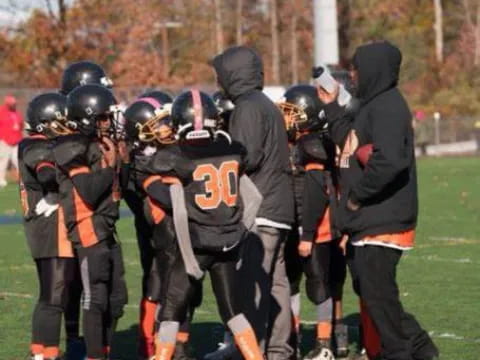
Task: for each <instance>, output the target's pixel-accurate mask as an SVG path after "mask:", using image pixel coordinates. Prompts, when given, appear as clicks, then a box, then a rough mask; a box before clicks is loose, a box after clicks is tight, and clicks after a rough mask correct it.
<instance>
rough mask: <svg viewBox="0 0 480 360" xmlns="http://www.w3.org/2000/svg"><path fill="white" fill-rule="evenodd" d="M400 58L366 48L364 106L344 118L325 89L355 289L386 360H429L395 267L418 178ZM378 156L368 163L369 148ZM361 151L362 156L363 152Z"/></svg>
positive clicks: (379, 46)
mask: <svg viewBox="0 0 480 360" xmlns="http://www.w3.org/2000/svg"><path fill="white" fill-rule="evenodd" d="M401 61H402V55H401V53H400V50H399V49H398V48H396V47H395V46H393V45H392V44H390V43H389V42H377V43H371V44H367V45H363V46H360V47H359V48H358V49H357V50H356V52H355V55H354V57H353V70H352V72H351V76H352V80H353V81H354V82H355V83H356V85H357V96H358V97H359V98H360V99H361V106H360V109H359V110H358V112H357V113H356V114H355V116H354V118H353V120H352V119H351V118H350V119H349V118H347V117H341V116H340V115H341V109H340V108H339V106H338V104H337V102H336V101H333V100H334V98H335V95H331V94H328V93H326V92H325V91H323V90H322V89H320V90H319V94H320V97H321V98H322V100H324V102H329V103H330V104H329V105H327V109H326V112H327V118H328V119H330V124H329V125H330V131H331V134H332V138H333V139H334V141H335V142H336V143H337V145H338V146H339V147H340V150H341V154H340V157H339V164H338V165H339V167H340V191H341V198H340V206H339V212H338V213H339V215H338V216H339V218H338V219H337V220H338V221H337V222H338V225H339V226H340V228H341V230H343V232H344V233H346V234H348V235H349V239H350V243H351V246H350V247H349V254H348V257H349V258H350V265H351V270H352V275H353V278H354V286H355V288H356V291H357V292H358V293H359V295H360V297H361V299H362V302H363V304H364V305H365V306H366V309H367V311H368V313H369V315H370V317H371V318H372V320H373V322H374V324H375V327H376V329H377V331H378V333H379V335H380V339H381V344H382V349H381V353H380V357H379V358H380V359H388V360H412V359H418V360H427V359H428V360H430V359H434V358H435V357H436V356H438V351H437V349H436V347H435V345H434V344H433V342H432V341H431V339H430V338H429V336H428V334H427V333H426V332H425V331H424V330H423V329H422V328H421V327H420V325H419V324H418V323H417V321H416V320H415V318H414V317H413V316H411V315H409V314H407V313H406V312H404V310H403V307H402V304H401V302H400V298H399V290H398V286H397V283H396V267H397V264H398V262H399V260H400V257H401V255H402V253H403V251H405V250H409V249H411V248H412V247H413V244H414V238H415V227H416V224H417V212H418V210H417V208H418V205H417V202H418V200H417V175H416V167H415V153H414V141H413V129H412V122H411V113H410V110H409V108H408V105H407V103H406V101H405V99H404V97H403V96H402V94H401V93H400V91H399V89H398V88H397V83H398V77H399V72H400V64H401ZM369 144H370V145H373V151H372V153H371V155H370V156H369V158H368V160H367V161H366V162H365V158H363V160H362V157H361V156H358V155H359V154H357V152H362V150H361V149H362V147H363V146H365V145H369ZM359 149H360V150H359Z"/></svg>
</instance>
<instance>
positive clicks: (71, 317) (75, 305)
mask: <svg viewBox="0 0 480 360" xmlns="http://www.w3.org/2000/svg"><path fill="white" fill-rule="evenodd" d="M72 261H74V262H75V266H74V269H72V274H71V275H70V277H71V279H72V281H71V282H70V284H69V286H68V292H67V300H66V305H65V313H64V314H63V316H64V319H65V334H66V336H67V342H68V341H69V340H72V339H77V338H78V337H79V336H80V333H79V330H80V302H81V299H82V292H83V287H82V278H81V276H80V265H79V263H78V257H77V255H76V254H75V258H74V259H72Z"/></svg>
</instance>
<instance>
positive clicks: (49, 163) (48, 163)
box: [35, 161, 55, 172]
mask: <svg viewBox="0 0 480 360" xmlns="http://www.w3.org/2000/svg"><path fill="white" fill-rule="evenodd" d="M44 167H49V168H53V169H55V164H54V163H52V162H50V161H42V162H41V163H40V164H38V165H37V166H36V167H35V171H36V172H39V171H40V170H41V169H43V168H44Z"/></svg>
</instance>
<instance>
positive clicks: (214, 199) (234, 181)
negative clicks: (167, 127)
mask: <svg viewBox="0 0 480 360" xmlns="http://www.w3.org/2000/svg"><path fill="white" fill-rule="evenodd" d="M244 167H245V150H244V148H243V146H242V145H241V144H240V143H238V142H232V143H230V142H229V141H228V140H227V139H226V138H223V137H221V138H218V139H217V140H215V141H212V142H207V143H203V144H201V145H192V144H177V145H172V146H169V147H167V148H166V149H164V150H160V151H158V152H157V153H156V154H155V155H153V157H152V160H151V162H150V164H149V169H148V172H149V173H150V176H148V177H146V178H145V181H144V182H143V187H144V189H145V190H146V192H147V194H148V195H149V197H151V198H153V199H154V200H155V201H157V202H158V203H159V204H160V205H161V206H162V208H164V209H165V210H166V211H170V210H171V208H172V204H171V199H170V196H169V192H168V187H167V186H165V184H172V183H176V182H177V183H178V182H179V183H181V184H182V185H183V187H184V191H185V201H186V206H187V212H188V217H189V225H190V235H191V238H192V244H193V246H194V248H197V249H199V248H202V249H209V250H214V251H216V250H223V249H228V248H229V247H231V246H234V245H235V244H237V243H238V242H239V241H240V240H241V239H242V237H243V235H244V233H245V231H246V229H245V227H244V226H243V223H242V222H241V220H242V214H243V204H242V201H241V199H240V196H239V180H240V176H241V175H242V174H243V172H244Z"/></svg>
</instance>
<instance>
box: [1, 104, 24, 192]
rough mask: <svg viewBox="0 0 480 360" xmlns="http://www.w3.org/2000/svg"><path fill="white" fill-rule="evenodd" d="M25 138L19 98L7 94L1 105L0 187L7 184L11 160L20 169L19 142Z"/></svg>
mask: <svg viewBox="0 0 480 360" xmlns="http://www.w3.org/2000/svg"><path fill="white" fill-rule="evenodd" d="M22 138H23V118H22V115H21V114H20V113H19V112H18V111H17V100H16V99H15V97H13V96H11V95H7V96H5V100H4V104H3V105H2V106H0V188H2V187H4V186H6V185H7V181H6V179H5V175H6V172H7V168H8V164H9V162H11V163H12V165H13V166H14V167H15V169H16V171H18V156H17V152H18V146H17V145H18V143H19V142H20V140H22Z"/></svg>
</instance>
